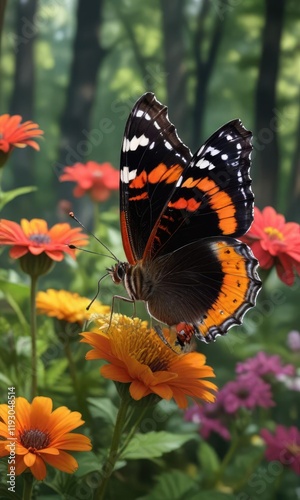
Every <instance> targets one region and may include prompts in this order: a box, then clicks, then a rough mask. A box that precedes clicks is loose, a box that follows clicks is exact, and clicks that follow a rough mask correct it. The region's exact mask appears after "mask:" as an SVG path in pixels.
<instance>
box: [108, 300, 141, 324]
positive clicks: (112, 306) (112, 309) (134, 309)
mask: <svg viewBox="0 0 300 500" xmlns="http://www.w3.org/2000/svg"><path fill="white" fill-rule="evenodd" d="M116 299H118V300H122V301H123V302H131V303H132V304H133V314H132V317H133V318H134V317H135V316H136V306H135V300H133V299H130V298H129V297H123V295H114V296H113V298H112V301H111V313H110V321H109V324H111V318H112V315H113V312H114V308H115V300H116Z"/></svg>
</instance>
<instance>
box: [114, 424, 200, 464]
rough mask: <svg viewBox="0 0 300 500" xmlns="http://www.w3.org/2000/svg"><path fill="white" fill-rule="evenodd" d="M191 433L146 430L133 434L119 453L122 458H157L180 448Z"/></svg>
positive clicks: (191, 436) (190, 436) (191, 435)
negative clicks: (181, 433)
mask: <svg viewBox="0 0 300 500" xmlns="http://www.w3.org/2000/svg"><path fill="white" fill-rule="evenodd" d="M194 438H195V435H193V434H184V435H180V434H173V433H172V434H171V433H169V432H165V431H160V432H148V433H147V434H138V433H137V434H135V436H134V437H133V438H132V440H131V441H130V443H129V445H128V446H127V447H126V448H125V450H124V451H123V452H122V453H121V458H123V459H125V458H126V459H130V460H133V459H140V458H148V459H151V458H159V457H161V456H162V455H163V454H164V453H169V452H170V451H173V450H176V449H178V448H180V447H181V446H182V445H183V444H184V443H186V442H187V441H189V440H190V439H194Z"/></svg>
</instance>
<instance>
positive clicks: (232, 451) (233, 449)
mask: <svg viewBox="0 0 300 500" xmlns="http://www.w3.org/2000/svg"><path fill="white" fill-rule="evenodd" d="M240 444H241V440H240V439H239V438H238V437H236V438H234V439H233V440H232V442H231V445H230V447H229V450H228V451H227V453H226V455H225V457H224V459H223V461H222V463H221V466H220V468H219V470H218V473H217V478H216V484H217V483H218V482H219V481H221V479H222V477H223V473H224V471H225V469H226V467H227V465H228V464H229V462H230V461H231V459H232V458H233V456H234V454H235V453H236V451H237V449H238V448H239V446H240Z"/></svg>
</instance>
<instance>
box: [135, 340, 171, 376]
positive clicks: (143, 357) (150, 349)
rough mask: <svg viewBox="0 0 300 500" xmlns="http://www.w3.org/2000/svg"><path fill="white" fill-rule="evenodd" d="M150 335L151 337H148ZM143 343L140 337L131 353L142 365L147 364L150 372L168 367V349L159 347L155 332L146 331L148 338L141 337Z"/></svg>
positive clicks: (164, 369)
mask: <svg viewBox="0 0 300 500" xmlns="http://www.w3.org/2000/svg"><path fill="white" fill-rule="evenodd" d="M149 337H152V338H149ZM143 340H144V342H143V345H142V344H141V343H140V339H138V341H137V342H136V346H135V347H136V349H135V352H134V353H132V354H133V356H134V357H135V359H136V360H137V361H139V362H140V363H141V364H142V365H147V366H149V368H150V369H151V370H152V372H158V371H166V370H168V367H169V363H170V360H169V356H168V355H169V352H168V351H169V350H167V349H160V346H159V342H160V341H158V339H157V338H156V333H155V332H148V338H144V339H143Z"/></svg>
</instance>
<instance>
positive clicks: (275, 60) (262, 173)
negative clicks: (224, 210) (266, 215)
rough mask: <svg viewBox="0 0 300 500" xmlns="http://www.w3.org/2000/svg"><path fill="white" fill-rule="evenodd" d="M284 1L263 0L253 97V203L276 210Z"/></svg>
mask: <svg viewBox="0 0 300 500" xmlns="http://www.w3.org/2000/svg"><path fill="white" fill-rule="evenodd" d="M285 3H286V2H285V0H277V1H276V2H274V1H273V0H265V8H266V14H265V16H266V17H265V26H264V29H263V33H262V51H261V58H260V64H259V75H258V79H257V85H256V96H255V136H256V143H254V147H255V149H256V165H257V178H256V185H257V188H256V199H257V203H258V205H263V206H266V205H273V206H275V207H276V206H277V202H278V181H279V171H280V157H279V156H280V155H279V146H278V134H277V130H278V120H279V118H278V116H277V113H276V111H277V109H276V105H277V104H276V86H277V83H278V69H279V58H280V43H281V35H282V30H283V24H284V10H285Z"/></svg>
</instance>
